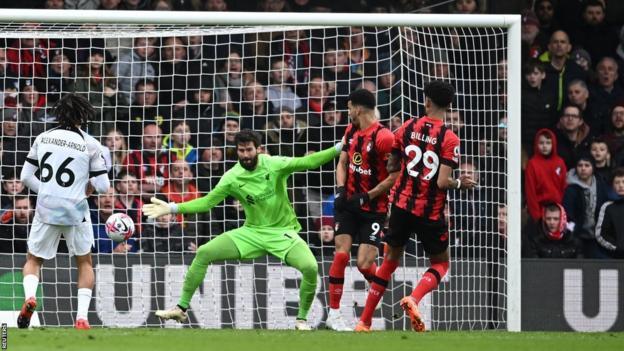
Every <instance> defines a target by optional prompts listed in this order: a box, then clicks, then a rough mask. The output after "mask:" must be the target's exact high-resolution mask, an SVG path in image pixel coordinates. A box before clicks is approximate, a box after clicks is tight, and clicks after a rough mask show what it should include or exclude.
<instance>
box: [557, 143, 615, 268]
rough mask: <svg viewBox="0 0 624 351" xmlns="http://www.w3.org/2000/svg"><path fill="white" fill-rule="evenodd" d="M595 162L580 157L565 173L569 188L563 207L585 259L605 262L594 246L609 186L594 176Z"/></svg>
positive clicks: (596, 244)
mask: <svg viewBox="0 0 624 351" xmlns="http://www.w3.org/2000/svg"><path fill="white" fill-rule="evenodd" d="M594 168H595V161H594V159H593V158H592V157H591V155H589V154H584V155H581V156H580V157H579V158H578V160H577V162H576V167H575V168H573V169H571V170H570V171H568V178H567V182H568V187H567V188H566V191H565V194H564V196H563V207H564V208H565V209H566V213H567V215H568V222H569V223H570V225H571V226H572V227H573V228H574V229H573V232H574V237H575V238H576V239H577V240H578V241H579V247H578V251H579V253H581V254H582V255H583V257H585V258H606V257H605V255H604V253H601V252H600V250H599V248H598V243H597V242H596V235H595V228H596V218H598V213H599V211H600V207H601V206H602V204H603V203H604V202H605V201H607V196H608V186H607V184H606V183H605V182H604V181H603V180H602V179H601V178H600V177H596V176H595V175H594Z"/></svg>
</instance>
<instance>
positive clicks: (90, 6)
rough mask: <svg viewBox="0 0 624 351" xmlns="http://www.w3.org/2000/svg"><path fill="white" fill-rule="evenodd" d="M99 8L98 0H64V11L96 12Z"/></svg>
mask: <svg viewBox="0 0 624 351" xmlns="http://www.w3.org/2000/svg"><path fill="white" fill-rule="evenodd" d="M98 6H100V0H65V8H66V9H75V10H96V9H97V8H98Z"/></svg>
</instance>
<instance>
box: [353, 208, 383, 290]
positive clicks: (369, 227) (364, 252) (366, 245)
mask: <svg viewBox="0 0 624 351" xmlns="http://www.w3.org/2000/svg"><path fill="white" fill-rule="evenodd" d="M362 219H363V220H362V221H361V223H360V225H359V228H358V236H359V242H360V247H359V248H358V256H357V267H358V270H359V271H360V273H362V275H363V276H364V279H366V281H368V283H369V284H370V283H371V281H372V279H373V277H374V276H375V273H376V272H377V264H376V263H375V259H376V258H377V253H378V250H377V246H378V244H379V238H380V234H381V232H382V228H383V225H384V222H385V220H386V215H385V214H382V215H379V214H375V213H366V214H365V215H364V216H362Z"/></svg>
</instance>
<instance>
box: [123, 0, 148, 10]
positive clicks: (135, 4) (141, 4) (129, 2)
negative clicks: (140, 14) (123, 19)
mask: <svg viewBox="0 0 624 351" xmlns="http://www.w3.org/2000/svg"><path fill="white" fill-rule="evenodd" d="M149 4H150V0H122V4H121V8H120V9H121V10H147V9H148V7H149Z"/></svg>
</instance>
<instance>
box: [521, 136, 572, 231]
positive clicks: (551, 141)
mask: <svg viewBox="0 0 624 351" xmlns="http://www.w3.org/2000/svg"><path fill="white" fill-rule="evenodd" d="M525 172H526V173H525V174H526V175H525V184H524V188H525V195H526V202H527V208H528V210H529V215H530V216H531V218H532V219H533V221H534V222H537V221H538V220H539V219H540V218H541V216H542V214H543V211H542V205H543V204H544V203H546V202H556V203H561V202H562V201H563V193H564V191H565V188H566V173H567V168H566V165H565V163H564V161H563V159H561V157H559V155H558V154H557V137H556V136H555V134H554V133H553V132H552V131H550V130H549V129H541V130H539V131H538V132H537V134H536V135H535V143H534V146H533V157H531V159H530V160H529V162H528V164H527V168H526V171H525Z"/></svg>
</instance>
